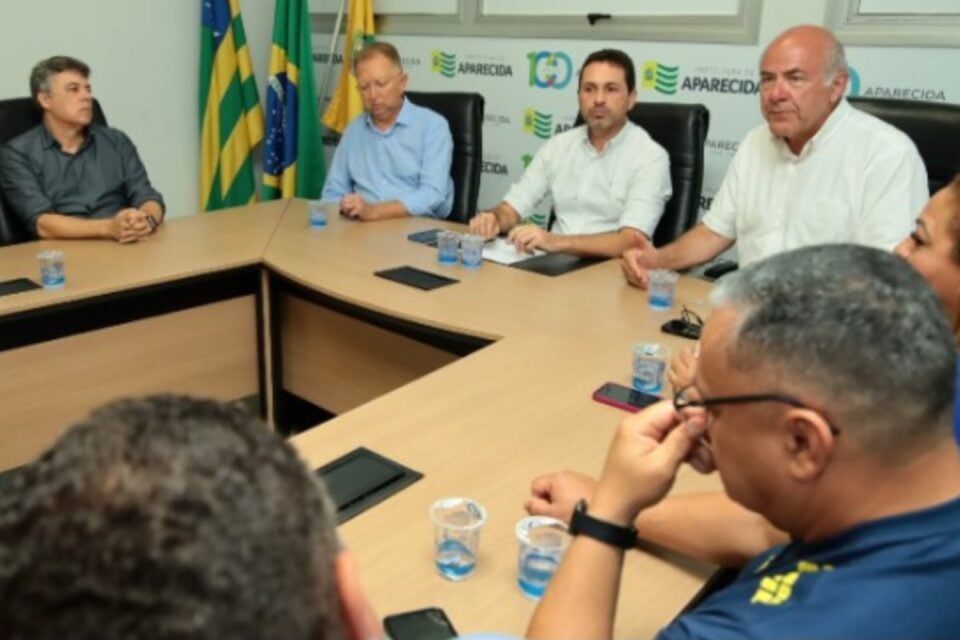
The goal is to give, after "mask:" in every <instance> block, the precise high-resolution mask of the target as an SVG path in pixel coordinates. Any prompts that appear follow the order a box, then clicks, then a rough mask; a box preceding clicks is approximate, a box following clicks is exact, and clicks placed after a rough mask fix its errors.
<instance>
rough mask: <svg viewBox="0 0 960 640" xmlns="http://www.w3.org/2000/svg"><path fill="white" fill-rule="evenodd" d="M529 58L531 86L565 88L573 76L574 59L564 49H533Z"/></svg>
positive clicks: (528, 55)
mask: <svg viewBox="0 0 960 640" xmlns="http://www.w3.org/2000/svg"><path fill="white" fill-rule="evenodd" d="M527 60H528V61H529V62H530V79H529V83H528V84H529V85H530V86H531V87H539V88H540V89H563V88H564V87H566V86H567V85H568V84H570V80H571V79H572V78H573V61H572V60H570V56H568V55H567V54H566V53H564V52H563V51H531V52H530V53H528V54H527Z"/></svg>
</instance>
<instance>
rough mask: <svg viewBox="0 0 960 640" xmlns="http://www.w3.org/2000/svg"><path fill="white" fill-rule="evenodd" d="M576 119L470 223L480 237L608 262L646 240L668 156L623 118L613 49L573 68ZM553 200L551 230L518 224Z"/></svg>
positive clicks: (667, 188)
mask: <svg viewBox="0 0 960 640" xmlns="http://www.w3.org/2000/svg"><path fill="white" fill-rule="evenodd" d="M579 99H580V114H581V115H582V116H583V119H584V121H585V122H586V126H581V127H575V128H573V129H570V130H569V131H565V132H563V133H561V134H559V135H556V136H554V137H553V138H551V139H550V140H549V141H548V142H547V143H546V144H545V145H544V146H543V147H541V148H540V150H539V151H538V152H537V154H536V156H535V157H534V159H533V161H532V162H531V163H530V166H529V167H527V170H526V171H525V172H524V174H523V176H522V177H521V178H520V180H519V181H518V182H517V183H516V184H514V185H513V186H512V187H511V188H510V190H509V191H508V192H507V195H506V196H505V197H504V200H503V202H501V203H500V204H498V205H497V206H496V207H493V208H492V209H490V210H489V211H481V212H480V213H478V214H477V215H476V216H474V217H473V218H472V219H471V220H470V231H471V232H472V233H476V234H478V235H481V236H483V237H486V238H492V237H494V236H496V235H498V234H499V233H502V232H506V231H509V236H508V237H509V239H510V241H511V242H513V243H514V244H515V245H516V246H517V248H518V249H519V250H522V251H533V250H534V249H540V250H543V251H562V252H565V253H572V254H576V255H589V256H604V257H616V256H619V255H620V254H622V253H623V252H624V251H625V250H627V249H629V248H630V247H635V246H638V244H639V243H640V241H641V239H644V238H647V239H649V238H650V237H652V236H653V231H654V229H656V226H657V223H658V222H659V220H660V216H661V215H662V214H663V208H664V205H665V204H666V202H667V200H669V199H670V195H671V193H672V190H671V184H670V159H669V156H668V155H667V152H666V151H664V149H663V147H661V146H660V145H658V144H657V143H656V142H654V141H653V139H652V138H650V136H649V135H648V134H647V132H646V131H644V130H643V129H641V128H640V127H638V126H637V125H635V124H633V123H632V122H630V121H629V120H628V119H627V113H628V112H629V111H630V109H631V108H632V107H633V105H634V104H636V101H637V92H636V74H635V72H634V67H633V61H632V60H631V59H630V57H629V56H628V55H627V54H625V53H623V52H622V51H618V50H615V49H604V50H601V51H595V52H593V53H591V54H590V55H589V56H587V59H586V60H585V61H584V63H583V67H582V68H581V71H580V85H579ZM547 195H552V196H553V205H554V212H555V215H556V221H555V224H554V226H553V230H552V231H547V230H545V229H543V228H541V227H538V226H536V225H533V224H520V223H521V221H522V219H523V218H525V217H527V216H529V215H530V214H531V213H532V210H533V208H534V207H535V206H536V205H537V204H538V203H539V202H540V201H541V200H543V199H544V198H545V197H546V196H547Z"/></svg>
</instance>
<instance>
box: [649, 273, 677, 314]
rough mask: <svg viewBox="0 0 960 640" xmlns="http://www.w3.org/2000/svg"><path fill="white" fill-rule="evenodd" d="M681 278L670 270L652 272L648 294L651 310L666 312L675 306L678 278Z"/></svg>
mask: <svg viewBox="0 0 960 640" xmlns="http://www.w3.org/2000/svg"><path fill="white" fill-rule="evenodd" d="M679 277H680V276H679V275H678V274H677V272H676V271H670V270H669V269H653V270H652V271H650V286H649V287H648V293H649V295H650V297H649V300H650V308H651V309H654V310H656V311H664V310H666V309H669V308H670V307H672V306H673V294H674V291H676V289H677V278H679Z"/></svg>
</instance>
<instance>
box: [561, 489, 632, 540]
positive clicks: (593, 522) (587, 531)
mask: <svg viewBox="0 0 960 640" xmlns="http://www.w3.org/2000/svg"><path fill="white" fill-rule="evenodd" d="M570 533H571V534H573V535H575V536H578V535H582V536H587V537H588V538H593V539H594V540H599V541H600V542H605V543H607V544H609V545H613V546H614V547H618V548H620V549H632V548H633V547H634V546H636V544H637V528H636V527H634V526H629V527H622V526H620V525H618V524H613V523H612V522H607V521H605V520H599V519H597V518H594V517H593V516H591V515H590V514H588V513H587V501H586V500H580V501H579V502H578V503H577V506H575V507H574V508H573V517H572V518H570Z"/></svg>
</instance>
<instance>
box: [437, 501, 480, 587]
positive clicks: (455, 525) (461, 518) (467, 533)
mask: <svg viewBox="0 0 960 640" xmlns="http://www.w3.org/2000/svg"><path fill="white" fill-rule="evenodd" d="M430 518H431V520H433V525H434V527H433V529H434V544H435V556H434V562H435V564H436V567H437V572H438V573H439V574H440V575H441V576H443V577H444V578H446V579H447V580H453V581H454V582H459V581H460V580H465V579H466V578H467V577H468V576H469V575H470V574H471V573H473V570H474V568H476V566H477V547H479V545H480V529H482V528H483V523H484V522H486V521H487V511H486V510H485V509H484V508H483V507H482V506H480V505H479V504H478V503H476V502H474V501H473V500H470V499H469V498H442V499H440V500H437V501H436V502H434V503H433V505H431V507H430Z"/></svg>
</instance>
